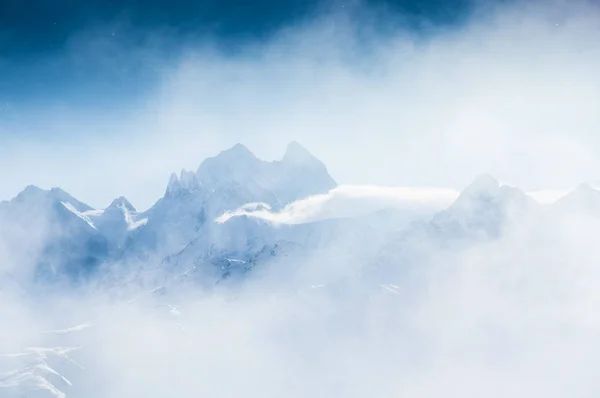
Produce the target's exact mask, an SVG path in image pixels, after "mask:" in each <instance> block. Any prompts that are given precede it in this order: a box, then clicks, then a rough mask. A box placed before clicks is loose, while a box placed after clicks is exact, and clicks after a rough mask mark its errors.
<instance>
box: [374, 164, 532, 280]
mask: <svg viewBox="0 0 600 398" xmlns="http://www.w3.org/2000/svg"><path fill="white" fill-rule="evenodd" d="M540 215H541V206H540V205H539V204H538V203H537V202H535V201H534V200H533V199H532V198H530V197H529V196H527V195H526V194H525V193H524V192H523V191H521V190H519V189H517V188H514V187H510V186H506V185H500V184H499V183H498V181H496V179H494V178H493V177H492V176H490V175H488V174H484V175H480V176H478V177H477V178H476V179H475V180H474V181H473V182H472V183H471V184H470V185H469V186H467V187H466V188H465V189H464V190H463V191H462V192H461V193H460V195H459V196H458V198H457V199H456V201H455V202H454V203H453V204H452V205H450V207H448V208H447V209H445V210H442V211H440V212H438V213H436V214H435V215H433V217H432V218H431V219H430V220H428V221H418V222H415V223H412V224H411V225H410V226H409V227H407V228H405V229H404V230H402V231H400V232H399V233H397V234H395V236H394V237H392V238H391V239H389V241H388V242H387V243H386V244H385V245H383V246H382V247H381V250H380V251H379V252H378V253H377V255H376V256H375V257H374V259H373V263H372V266H371V267H370V268H369V270H368V272H370V273H371V274H372V277H374V278H376V277H377V275H384V274H385V275H396V276H397V277H398V278H399V279H407V278H409V275H410V274H412V273H414V272H422V271H423V269H426V267H424V266H425V265H426V264H428V263H430V262H432V258H434V257H435V256H443V255H444V253H446V252H451V251H456V250H460V249H462V248H468V247H471V246H472V245H473V244H475V243H478V242H481V241H493V240H495V239H497V238H499V237H501V236H502V235H503V233H504V232H506V231H507V230H510V231H512V229H513V228H520V227H522V226H524V225H527V223H528V222H529V221H531V220H537V219H538V218H539V216H540ZM438 260H439V259H438ZM442 261H443V260H442Z"/></svg>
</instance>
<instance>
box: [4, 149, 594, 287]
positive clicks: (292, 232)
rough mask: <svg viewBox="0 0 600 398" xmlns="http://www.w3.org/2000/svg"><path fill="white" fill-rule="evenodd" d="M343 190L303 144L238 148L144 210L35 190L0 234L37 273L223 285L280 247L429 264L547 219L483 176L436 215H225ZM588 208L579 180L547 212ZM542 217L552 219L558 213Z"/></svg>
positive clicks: (9, 208) (7, 207)
mask: <svg viewBox="0 0 600 398" xmlns="http://www.w3.org/2000/svg"><path fill="white" fill-rule="evenodd" d="M334 187H336V183H335V181H334V180H333V179H332V178H331V176H330V175H329V174H328V172H327V169H326V167H325V166H324V165H323V163H322V162H321V161H319V160H318V159H316V158H315V157H314V156H313V155H312V154H310V153H309V152H308V151H307V150H306V149H304V148H303V147H302V146H300V145H299V144H298V143H295V142H292V143H291V144H290V145H289V146H288V148H287V150H286V152H285V154H284V156H283V157H282V159H281V160H278V161H272V162H268V161H263V160H260V159H258V158H257V157H256V156H254V154H253V153H252V152H250V151H249V150H248V149H247V148H246V147H244V146H243V145H241V144H237V145H235V146H233V147H232V148H230V149H228V150H225V151H223V152H221V153H219V154H218V155H216V156H214V157H211V158H208V159H206V160H204V161H203V162H202V163H201V164H200V166H199V168H198V170H197V171H196V172H193V171H186V170H183V171H181V173H180V174H179V175H176V174H173V175H172V176H171V177H170V179H169V182H168V184H167V187H166V190H165V194H164V196H163V197H162V198H160V199H159V200H158V201H157V202H156V203H155V204H154V206H152V207H151V208H150V209H148V210H147V211H144V212H141V213H140V212H137V211H136V209H135V208H134V207H133V205H132V204H131V203H129V201H128V200H127V199H126V198H124V197H120V198H117V199H115V200H114V201H113V202H112V203H111V204H110V205H109V206H108V207H106V208H105V209H101V210H96V209H93V208H91V207H90V206H88V205H86V204H85V203H82V202H81V201H79V200H77V199H75V198H73V197H72V196H70V195H69V194H68V193H66V192H64V191H63V190H61V189H59V188H53V189H51V190H48V191H46V190H42V189H40V188H37V187H33V186H29V187H27V188H26V189H25V190H24V191H23V192H21V193H20V194H19V195H17V197H15V198H14V199H13V200H11V201H8V202H2V203H0V236H1V237H2V240H3V242H8V245H9V246H11V250H13V251H17V250H18V251H19V255H20V256H21V258H29V261H30V262H31V263H32V264H34V265H35V267H34V269H36V270H37V273H38V276H39V275H43V276H50V275H54V276H56V275H61V274H66V275H67V276H72V277H79V276H85V275H89V274H91V273H93V272H94V271H96V270H98V269H100V267H102V265H103V264H115V263H119V264H121V265H123V264H130V265H131V264H135V265H136V266H139V267H141V268H147V269H162V270H164V271H165V272H169V271H174V272H187V271H189V270H191V269H194V274H196V275H197V277H199V278H208V279H210V280H213V281H215V280H219V279H221V278H222V277H225V276H232V275H236V274H245V273H247V272H248V271H249V270H253V269H256V267H257V265H262V264H265V263H268V262H269V261H271V260H272V257H276V256H278V255H281V253H286V255H289V254H290V253H295V254H296V255H298V254H299V253H302V254H303V255H312V254H314V253H326V252H327V251H331V250H333V249H332V248H335V250H338V252H344V251H346V252H352V253H354V255H357V256H362V258H363V260H366V259H367V258H369V260H366V261H362V262H363V263H370V264H376V266H375V268H373V269H377V267H379V266H381V265H382V264H384V266H385V267H389V266H392V267H396V266H397V265H398V264H399V262H402V263H403V264H408V263H411V262H422V261H423V259H424V258H425V257H426V255H427V253H428V252H429V249H430V248H432V247H435V248H444V247H446V248H447V247H457V246H468V245H470V244H471V243H473V242H477V241H482V240H483V241H485V240H493V239H496V238H498V237H499V236H501V235H502V234H503V233H504V231H506V230H507V229H511V228H515V227H518V226H519V225H524V224H525V223H526V222H530V221H532V220H537V219H540V220H541V218H539V217H538V216H539V215H540V214H541V213H542V212H541V211H540V209H541V206H540V205H539V204H537V203H536V202H535V201H534V200H533V199H531V198H530V197H529V196H528V195H526V194H525V193H524V192H522V191H521V190H519V189H517V188H513V187H509V186H505V185H500V184H499V183H498V182H497V181H496V180H495V179H494V178H493V177H491V176H489V175H481V176H479V177H478V178H476V179H475V181H474V182H473V183H472V184H470V185H469V186H467V187H466V188H465V189H464V190H463V191H462V192H461V194H460V195H459V197H458V198H457V199H456V201H455V202H454V203H453V204H452V205H451V206H449V207H448V208H447V209H445V210H442V211H440V212H438V213H436V214H432V215H430V216H429V217H427V216H426V215H424V214H418V215H416V214H412V215H411V214H405V213H402V212H401V211H398V210H386V211H383V212H376V213H373V214H369V215H366V216H361V217H351V218H346V219H337V220H325V221H316V222H308V223H304V224H299V225H281V224H279V225H278V224H274V223H272V222H269V221H266V220H262V219H258V218H254V217H249V216H233V217H231V218H229V219H228V220H227V221H226V222H216V220H217V219H219V216H221V215H223V214H224V213H225V212H229V211H233V210H235V209H238V208H240V207H243V206H246V207H257V208H260V207H264V208H265V209H272V210H273V211H277V210H278V209H281V208H283V207H284V206H285V205H287V204H289V203H291V202H293V201H296V200H299V199H304V198H306V197H308V196H311V195H316V194H323V193H326V192H328V191H329V190H331V189H332V188H334ZM582 211H583V212H590V213H598V214H600V192H598V191H596V190H594V189H592V188H590V187H588V186H585V185H582V186H580V187H579V188H578V189H576V190H575V191H573V192H572V193H571V194H570V195H567V196H566V197H564V198H563V199H562V200H560V201H559V202H557V203H556V204H555V205H553V206H552V207H551V208H550V213H551V214H555V213H556V214H558V213H560V214H564V213H565V212H566V214H570V213H572V212H582ZM544 214H545V215H546V216H545V218H544V220H545V221H544V222H549V221H548V220H552V219H553V216H552V215H550V216H547V215H548V214H549V213H548V212H545V213H544ZM0 249H1V248H0ZM359 249H360V250H359ZM269 253H271V254H269ZM337 254H338V256H339V253H337ZM27 255H29V257H27ZM23 256H25V257H23ZM349 261H351V260H349Z"/></svg>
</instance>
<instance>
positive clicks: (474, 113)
mask: <svg viewBox="0 0 600 398" xmlns="http://www.w3.org/2000/svg"><path fill="white" fill-rule="evenodd" d="M382 18H386V17H385V16H378V17H377V18H374V20H375V21H377V20H379V21H380V22H381V19H382ZM387 18H392V17H389V16H388V17H387ZM598 18H599V9H598V7H597V6H595V5H594V4H592V3H585V2H575V3H573V2H568V3H567V2H561V1H552V2H528V3H527V4H516V3H512V4H510V5H507V6H503V7H498V8H497V9H495V10H492V11H490V10H486V9H484V10H483V11H481V12H478V13H475V14H474V16H473V18H472V19H471V20H469V21H467V22H466V23H465V25H464V26H462V27H460V28H457V29H455V30H445V31H433V33H431V34H429V35H426V36H425V37H420V36H417V35H416V34H414V33H411V32H408V31H406V30H402V29H398V30H397V31H395V32H394V33H390V34H389V35H387V36H381V35H377V34H372V35H370V34H369V29H368V26H369V25H368V24H369V23H371V22H372V21H371V20H368V21H364V20H363V21H350V20H348V19H344V18H342V17H339V16H337V15H333V16H329V17H324V18H321V19H317V20H316V21H311V22H310V23H306V24H304V25H302V26H296V27H294V28H290V29H287V30H285V31H282V32H280V34H278V35H276V36H274V37H273V38H271V39H270V40H268V41H266V42H264V43H261V44H260V45H258V44H257V45H254V46H251V45H249V47H248V48H246V49H245V51H241V52H240V53H238V54H236V55H231V54H223V53H221V52H219V51H217V50H215V49H214V48H210V46H204V45H203V46H200V45H198V46H195V45H190V46H189V48H188V51H187V52H186V55H185V56H182V57H176V58H174V59H168V60H162V61H160V62H157V61H156V57H154V56H152V54H151V53H152V51H151V49H145V51H140V53H136V52H133V53H132V54H131V55H130V56H131V57H138V58H139V63H140V64H144V65H147V66H148V67H149V68H152V69H156V70H158V71H159V72H160V73H159V75H160V76H161V77H160V79H159V81H157V82H155V83H156V86H155V87H151V88H149V89H148V91H149V94H148V96H147V97H146V98H144V100H143V101H140V100H139V99H136V101H135V102H132V103H128V102H126V101H125V100H122V101H121V100H119V99H118V98H115V104H114V105H113V106H112V108H116V109H118V112H116V111H114V110H113V111H112V112H107V111H106V110H105V109H89V108H86V109H79V108H77V107H76V106H71V107H65V106H63V105H56V106H45V107H44V108H42V109H35V108H34V107H33V105H32V108H31V109H25V110H21V111H20V113H19V114H20V115H21V118H22V119H23V123H21V124H19V123H13V124H12V125H11V126H9V127H10V128H15V129H17V130H16V131H17V132H16V133H15V136H16V135H18V136H19V137H25V136H28V137H32V138H30V139H29V140H28V142H23V141H22V140H17V139H14V140H12V141H11V140H7V141H5V142H3V145H2V146H1V148H0V156H1V158H2V159H3V162H4V164H8V165H11V167H2V168H0V179H1V180H2V181H3V185H2V187H0V196H1V197H3V198H9V197H11V196H12V195H14V194H16V193H17V192H18V191H19V190H20V189H22V187H23V186H25V185H27V184H29V183H34V184H38V185H40V186H42V187H50V186H54V185H58V186H62V187H63V188H65V189H66V190H68V191H69V192H71V193H72V194H74V195H75V196H76V197H80V198H81V199H82V200H84V201H86V202H90V204H91V205H93V206H95V207H103V206H106V204H108V203H110V201H111V200H112V199H113V198H114V197H116V196H120V195H125V196H127V197H129V198H130V199H131V201H132V202H133V203H134V204H135V205H137V206H138V207H140V208H141V209H144V208H147V207H148V206H150V205H151V204H152V203H153V202H154V201H155V200H156V199H157V198H158V197H160V196H161V195H162V193H163V191H164V189H165V186H166V182H167V180H168V176H169V175H170V173H171V172H172V171H176V170H180V169H181V168H186V169H195V168H196V167H197V166H198V164H199V163H200V162H201V160H202V159H203V158H204V157H206V156H210V155H213V154H215V153H216V152H218V151H219V150H222V149H223V148H225V147H226V146H229V145H233V144H234V143H236V142H242V143H244V144H246V145H247V146H248V147H249V148H250V149H251V150H253V151H255V152H256V153H257V155H259V156H260V157H264V158H267V159H273V158H278V157H280V156H281V153H283V149H284V148H285V145H286V144H287V142H288V141H290V140H298V141H299V142H301V143H302V144H303V145H305V146H306V147H307V148H308V149H310V150H311V151H312V152H314V153H315V155H317V156H318V157H319V158H321V159H322V160H323V161H324V162H325V163H326V165H327V166H328V168H329V169H330V171H331V173H332V175H333V176H334V177H335V178H336V180H338V181H339V182H340V183H341V184H354V185H357V184H359V185H360V184H375V185H390V186H417V185H426V186H439V187H452V188H455V189H458V188H460V187H461V186H464V185H466V184H467V183H468V182H469V181H471V180H472V179H473V177H474V176H475V175H477V174H480V173H482V172H489V173H491V174H492V175H494V176H496V177H497V178H499V179H503V180H509V181H512V182H513V183H514V184H515V185H517V186H520V187H523V188H524V189H526V190H540V189H562V188H565V187H571V186H575V185H577V184H578V183H580V182H589V183H596V182H597V181H595V179H596V176H597V174H598V170H599V169H600V164H599V161H598V159H599V158H600V152H599V150H598V148H600V142H599V141H598V135H597V134H596V132H597V131H598V128H599V127H600V120H599V119H598V115H597V111H596V108H597V107H596V106H595V104H597V103H599V102H600V94H599V93H600V78H599V77H598V74H597V70H598V69H600V49H599V48H598V46H597V43H598V41H600V29H598V25H597V23H596V22H597V20H598ZM354 23H356V24H354ZM357 31H360V34H359V33H357ZM85 37H86V38H87V36H85ZM80 42H81V43H80V45H79V47H77V46H76V47H73V51H74V52H76V51H79V50H81V51H84V49H85V51H86V52H88V53H89V52H93V51H92V49H93V48H94V46H93V43H91V44H90V43H87V42H86V41H85V40H83V41H80ZM86 45H87V47H86ZM367 50H368V51H367ZM114 52H116V53H118V48H117V49H114V51H113V53H114ZM103 54H104V53H103V52H101V51H99V52H98V55H97V56H98V57H103V56H104V55H103ZM140 54H142V55H140ZM122 55H123V56H125V54H122ZM102 61H103V62H106V59H103V60H102ZM25 122H27V123H25ZM6 128H8V127H6V126H4V127H3V126H0V129H6ZM32 132H35V133H37V134H30V133H32ZM83 132H85V134H84V133H83ZM34 137H38V138H34ZM39 137H53V138H52V139H48V138H43V139H42V138H39ZM61 137H62V138H61ZM42 159H43V161H42ZM40 162H42V163H43V165H44V167H38V166H37V165H38V164H40ZM74 170H77V173H75V172H73V171H74ZM523 170H527V173H524V172H523Z"/></svg>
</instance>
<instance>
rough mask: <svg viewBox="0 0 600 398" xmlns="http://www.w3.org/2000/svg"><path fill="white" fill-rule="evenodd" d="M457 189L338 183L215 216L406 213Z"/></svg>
mask: <svg viewBox="0 0 600 398" xmlns="http://www.w3.org/2000/svg"><path fill="white" fill-rule="evenodd" d="M457 195H458V193H457V192H456V191H453V190H451V189H440V188H409V187H382V186H374V185H341V186H339V187H337V188H334V189H332V190H331V191H329V192H328V193H326V194H321V195H314V196H310V197H308V198H306V199H300V200H297V201H295V202H292V203H290V204H289V205H287V206H285V207H284V208H283V209H281V210H280V211H273V210H272V209H271V208H270V207H269V206H266V205H264V204H263V205H258V206H257V205H253V204H250V206H248V205H246V206H242V207H240V208H239V209H235V210H232V211H228V212H226V213H225V214H223V215H222V216H220V217H219V218H218V219H217V222H221V223H222V222H226V221H227V220H229V219H230V218H231V217H236V216H243V215H245V216H249V217H255V218H260V219H263V220H268V221H272V222H275V223H282V224H302V223H306V222H311V221H317V220H325V219H332V218H341V217H352V216H358V215H364V214H368V213H370V212H373V211H377V210H381V209H384V208H389V207H393V208H396V209H398V210H404V211H406V212H407V213H410V212H415V213H417V212H418V213H425V212H433V211H437V210H441V209H443V208H444V207H446V206H448V205H449V204H450V203H452V201H453V200H454V199H456V197H457Z"/></svg>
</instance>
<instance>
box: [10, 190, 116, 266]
mask: <svg viewBox="0 0 600 398" xmlns="http://www.w3.org/2000/svg"><path fill="white" fill-rule="evenodd" d="M93 211H94V210H93V209H92V208H91V207H89V206H87V205H86V204H84V203H82V202H80V201H78V200H77V199H75V198H73V197H72V196H70V195H69V194H68V193H66V192H65V191H63V190H61V189H59V188H52V189H50V190H42V189H40V188H38V187H35V186H28V187H27V188H25V190H23V191H22V192H21V193H20V194H18V195H17V196H16V197H15V198H14V199H12V200H11V201H7V202H2V203H0V235H1V238H2V240H3V242H5V244H7V245H8V246H9V247H11V248H12V250H14V252H18V255H19V256H21V257H20V258H27V259H28V260H29V261H30V262H31V263H32V264H31V265H32V266H33V267H32V268H31V270H32V271H35V272H36V273H37V274H38V276H42V277H51V276H53V275H57V274H60V273H63V272H65V273H67V274H71V275H86V274H89V273H90V272H92V271H94V270H95V269H96V268H97V267H98V266H99V265H100V264H101V262H102V261H103V260H105V259H106V258H107V257H108V255H109V251H110V248H109V242H108V239H107V237H106V236H105V235H104V234H103V233H102V232H101V231H100V230H99V229H98V228H97V227H96V226H94V225H93V223H92V222H91V220H90V218H89V217H88V214H90V213H91V212H93ZM15 255H17V254H15ZM23 256H24V257H23ZM25 268H26V267H25V266H23V268H22V269H20V270H19V271H21V272H24V271H25Z"/></svg>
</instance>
